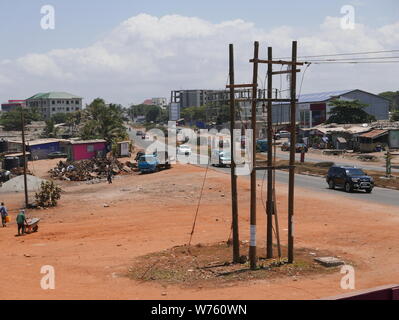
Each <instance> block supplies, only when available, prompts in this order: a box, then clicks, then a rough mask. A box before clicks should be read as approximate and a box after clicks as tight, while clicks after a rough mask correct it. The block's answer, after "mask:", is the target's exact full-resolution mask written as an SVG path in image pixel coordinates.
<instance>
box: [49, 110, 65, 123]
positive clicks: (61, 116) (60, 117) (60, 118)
mask: <svg viewBox="0 0 399 320" xmlns="http://www.w3.org/2000/svg"><path fill="white" fill-rule="evenodd" d="M68 115H69V113H62V112H59V113H56V114H54V115H53V116H52V117H51V120H53V121H54V123H55V124H58V123H65V122H66V120H67V118H68Z"/></svg>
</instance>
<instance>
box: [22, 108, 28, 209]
mask: <svg viewBox="0 0 399 320" xmlns="http://www.w3.org/2000/svg"><path fill="white" fill-rule="evenodd" d="M21 125H22V155H23V159H24V189H25V208H27V207H28V205H29V200H28V182H27V180H26V167H27V160H26V151H25V149H26V145H25V119H24V110H23V109H21Z"/></svg>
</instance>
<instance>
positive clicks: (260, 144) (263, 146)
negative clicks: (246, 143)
mask: <svg viewBox="0 0 399 320" xmlns="http://www.w3.org/2000/svg"><path fill="white" fill-rule="evenodd" d="M256 151H257V152H266V151H267V140H265V139H262V140H256Z"/></svg>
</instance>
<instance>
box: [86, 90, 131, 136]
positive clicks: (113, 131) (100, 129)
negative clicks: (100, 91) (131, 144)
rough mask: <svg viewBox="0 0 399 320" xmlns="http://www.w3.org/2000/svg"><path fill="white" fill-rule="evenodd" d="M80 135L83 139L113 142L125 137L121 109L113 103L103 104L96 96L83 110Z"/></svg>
mask: <svg viewBox="0 0 399 320" xmlns="http://www.w3.org/2000/svg"><path fill="white" fill-rule="evenodd" d="M81 121H82V129H81V132H80V134H81V137H82V138H83V139H105V140H107V142H115V141H118V140H122V139H127V138H128V135H127V132H126V128H125V127H124V125H123V111H122V109H121V107H120V106H118V105H115V104H109V105H107V104H105V102H104V100H103V99H100V98H97V99H95V100H93V102H92V103H90V105H88V106H87V107H86V109H85V110H83V113H82V119H81Z"/></svg>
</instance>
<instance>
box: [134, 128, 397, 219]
mask: <svg viewBox="0 0 399 320" xmlns="http://www.w3.org/2000/svg"><path fill="white" fill-rule="evenodd" d="M129 136H130V138H134V141H135V142H136V143H137V144H138V145H139V146H140V147H141V148H145V147H148V146H149V145H150V144H151V143H153V141H149V140H142V139H137V137H136V133H135V131H134V130H132V131H129ZM196 157H197V155H195V154H193V155H192V156H191V157H188V158H187V157H185V156H178V157H177V159H178V160H182V161H183V162H187V161H188V162H191V163H196V161H195V160H196ZM203 160H205V159H203ZM204 162H206V160H205V161H204ZM337 164H338V162H337ZM200 166H202V167H204V166H205V165H200ZM212 168H213V167H212ZM364 168H365V167H364ZM214 169H215V170H218V171H221V172H224V173H226V174H230V168H214ZM365 169H366V168H365ZM265 176H267V174H266V175H265V172H264V171H257V178H258V179H259V180H262V179H263V178H264V177H265ZM276 181H278V182H280V183H286V184H288V172H285V171H277V174H276ZM295 185H296V186H299V187H301V188H305V189H308V190H309V191H315V192H321V193H326V194H327V193H328V194H335V195H336V196H337V201H339V197H344V198H348V199H356V200H364V201H365V203H367V202H370V203H379V204H386V205H391V206H397V207H399V191H397V190H390V189H385V188H374V189H373V192H372V193H370V194H366V193H364V192H354V193H346V192H344V191H342V190H330V189H328V186H327V183H326V182H325V179H324V178H321V177H313V176H307V175H301V174H296V175H295ZM398 213H399V209H398Z"/></svg>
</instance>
